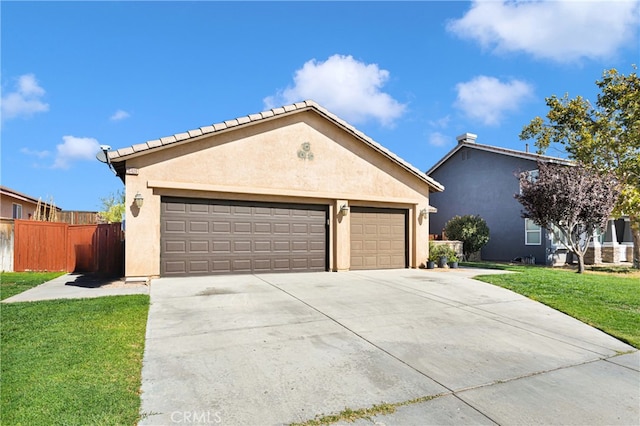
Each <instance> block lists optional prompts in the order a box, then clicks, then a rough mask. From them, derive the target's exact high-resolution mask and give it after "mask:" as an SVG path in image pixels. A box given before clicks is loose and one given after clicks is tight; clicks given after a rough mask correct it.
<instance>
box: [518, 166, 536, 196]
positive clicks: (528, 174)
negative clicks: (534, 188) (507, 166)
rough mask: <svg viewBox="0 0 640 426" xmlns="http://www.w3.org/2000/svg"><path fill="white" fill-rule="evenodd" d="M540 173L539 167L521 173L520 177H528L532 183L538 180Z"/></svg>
mask: <svg viewBox="0 0 640 426" xmlns="http://www.w3.org/2000/svg"><path fill="white" fill-rule="evenodd" d="M538 175H539V172H538V169H536V170H529V171H526V172H522V173H520V177H526V178H527V180H528V181H529V182H531V183H535V181H537V180H538ZM520 195H522V185H520Z"/></svg>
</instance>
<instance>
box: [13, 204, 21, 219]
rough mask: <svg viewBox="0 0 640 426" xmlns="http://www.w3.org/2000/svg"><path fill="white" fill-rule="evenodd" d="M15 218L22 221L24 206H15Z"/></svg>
mask: <svg viewBox="0 0 640 426" xmlns="http://www.w3.org/2000/svg"><path fill="white" fill-rule="evenodd" d="M13 218H14V219H22V205H20V204H14V205H13Z"/></svg>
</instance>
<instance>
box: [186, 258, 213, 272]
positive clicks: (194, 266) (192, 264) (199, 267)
mask: <svg viewBox="0 0 640 426" xmlns="http://www.w3.org/2000/svg"><path fill="white" fill-rule="evenodd" d="M208 271H209V261H207V260H191V261H189V271H188V272H189V273H190V274H198V273H206V272H208Z"/></svg>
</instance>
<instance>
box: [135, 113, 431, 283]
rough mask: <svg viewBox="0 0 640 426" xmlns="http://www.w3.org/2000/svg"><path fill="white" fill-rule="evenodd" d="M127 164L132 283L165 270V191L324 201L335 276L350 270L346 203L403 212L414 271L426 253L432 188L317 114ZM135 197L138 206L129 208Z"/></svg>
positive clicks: (247, 128) (154, 152)
mask: <svg viewBox="0 0 640 426" xmlns="http://www.w3.org/2000/svg"><path fill="white" fill-rule="evenodd" d="M305 143H308V145H303V144H305ZM305 148H308V150H306V151H305ZM310 153H311V154H312V158H311V157H310ZM302 154H304V155H302ZM126 166H127V169H129V172H128V174H127V175H126V182H125V183H126V205H127V210H126V240H127V242H126V265H125V273H126V275H127V277H142V276H156V275H158V274H159V271H160V197H161V196H162V195H171V196H185V197H198V198H219V199H238V200H253V201H274V202H278V201H286V202H294V203H314V204H323V205H327V206H329V210H330V211H329V216H330V231H329V239H330V241H329V250H330V253H329V262H330V265H329V266H330V269H331V270H348V269H349V259H350V247H349V240H350V227H349V215H346V216H342V215H340V214H339V213H338V210H339V208H340V206H341V205H343V204H347V205H350V206H354V205H355V206H370V207H393V208H403V209H407V210H408V211H409V218H410V219H409V224H410V226H409V230H408V233H409V239H410V244H409V263H410V266H411V267H417V266H419V264H420V263H422V262H424V260H425V258H426V255H427V250H428V235H429V230H428V222H429V221H428V218H422V217H419V212H420V211H421V210H422V209H424V208H427V207H428V201H429V188H428V185H427V183H425V182H424V181H421V180H420V179H418V178H417V177H416V176H415V175H413V174H412V173H410V172H408V171H407V170H405V169H403V168H402V167H400V166H399V165H398V164H396V163H395V162H393V161H391V160H390V159H388V158H386V157H385V156H383V155H382V154H380V153H378V152H375V151H374V150H373V149H372V148H371V147H369V146H367V145H366V144H365V143H363V142H362V141H361V140H359V139H357V138H356V137H354V136H353V135H351V134H349V133H347V132H345V131H344V130H342V129H341V128H339V127H338V126H336V125H334V124H333V123H331V122H329V121H327V120H326V119H324V118H322V117H320V116H318V115H317V114H315V113H312V112H304V113H298V114H294V115H291V116H284V117H279V118H278V119H276V120H271V121H266V122H259V123H257V124H253V125H250V126H243V127H239V128H237V129H231V130H229V131H225V132H219V133H216V134H214V135H212V136H209V137H203V138H201V140H192V141H190V142H188V143H184V144H181V145H177V144H176V145H173V146H171V147H169V148H164V149H160V150H158V149H156V150H151V151H146V152H145V154H144V155H141V156H138V157H135V156H132V157H130V158H129V159H127V162H126ZM133 169H135V170H133ZM134 173H137V174H134ZM138 192H139V193H140V194H141V195H142V196H143V197H144V205H143V207H142V208H141V209H137V208H136V207H135V206H134V202H133V199H134V196H135V194H136V193H138Z"/></svg>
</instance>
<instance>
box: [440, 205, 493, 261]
mask: <svg viewBox="0 0 640 426" xmlns="http://www.w3.org/2000/svg"><path fill="white" fill-rule="evenodd" d="M444 230H445V232H446V234H447V238H449V239H450V240H458V241H462V252H463V255H464V258H465V259H468V258H469V256H470V255H471V254H472V253H475V252H477V251H478V250H480V249H481V248H482V247H483V246H484V245H485V244H487V243H488V242H489V227H488V226H487V222H485V221H484V219H483V218H481V217H480V216H478V215H466V216H454V217H452V218H451V219H450V220H449V221H448V222H447V224H446V225H445V226H444Z"/></svg>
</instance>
